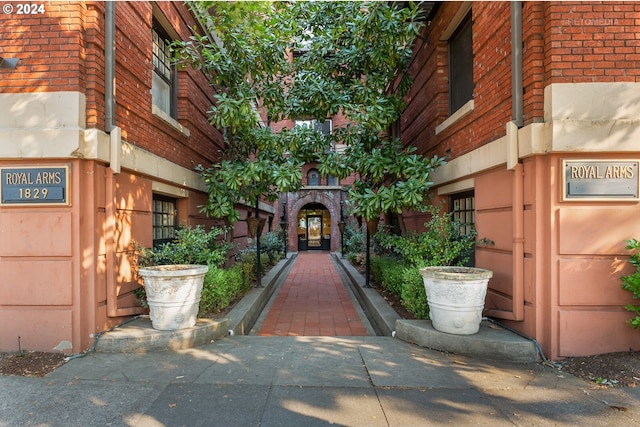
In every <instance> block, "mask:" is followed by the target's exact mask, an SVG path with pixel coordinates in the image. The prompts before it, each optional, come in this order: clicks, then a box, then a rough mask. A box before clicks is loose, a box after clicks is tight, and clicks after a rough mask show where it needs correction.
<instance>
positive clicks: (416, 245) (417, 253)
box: [380, 207, 493, 335]
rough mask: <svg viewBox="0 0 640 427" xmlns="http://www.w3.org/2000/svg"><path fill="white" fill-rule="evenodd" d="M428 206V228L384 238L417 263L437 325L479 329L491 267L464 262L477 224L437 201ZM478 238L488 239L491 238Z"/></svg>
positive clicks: (448, 328) (465, 330) (473, 242)
mask: <svg viewBox="0 0 640 427" xmlns="http://www.w3.org/2000/svg"><path fill="white" fill-rule="evenodd" d="M429 212H430V214H431V219H430V220H429V221H428V222H426V223H425V228H426V231H425V232H423V233H420V234H418V233H409V234H408V235H407V236H393V235H388V236H385V237H382V238H381V241H380V243H381V245H382V246H383V247H385V248H387V249H391V250H392V251H395V252H396V253H397V255H399V256H400V257H401V258H402V259H404V260H405V261H406V262H407V263H409V264H411V265H413V266H416V267H418V268H419V271H420V275H421V276H422V278H423V285H424V289H425V293H426V296H427V303H428V306H429V318H430V319H431V323H432V325H433V327H434V329H436V330H438V331H441V332H446V333H450V334H457V335H470V334H475V333H477V332H478V330H479V328H480V322H481V321H482V310H483V308H484V299H485V296H486V293H487V287H488V282H489V279H490V278H491V277H492V276H493V272H492V271H490V270H486V269H481V268H475V267H467V266H464V264H466V263H468V261H469V258H470V256H471V254H472V251H473V248H474V246H475V245H476V244H477V243H478V241H477V240H476V238H477V232H476V230H475V228H473V227H468V226H467V225H465V224H462V223H460V222H459V221H456V220H454V219H453V218H452V216H451V214H448V213H442V212H440V209H438V208H436V207H431V208H429ZM480 242H484V243H485V244H487V243H489V241H488V240H487V239H481V240H480Z"/></svg>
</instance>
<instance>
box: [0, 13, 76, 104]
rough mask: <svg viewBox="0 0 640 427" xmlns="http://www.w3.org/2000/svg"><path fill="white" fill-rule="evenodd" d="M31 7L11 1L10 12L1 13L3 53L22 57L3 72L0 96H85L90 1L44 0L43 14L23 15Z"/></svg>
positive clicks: (0, 72) (8, 56)
mask: <svg viewBox="0 0 640 427" xmlns="http://www.w3.org/2000/svg"><path fill="white" fill-rule="evenodd" d="M26 3H29V2H24V3H21V4H18V3H17V2H6V3H5V4H3V6H5V7H7V8H9V7H10V8H11V10H9V9H6V10H5V9H3V13H0V29H2V30H1V31H0V53H2V56H3V57H7V58H19V59H20V62H19V63H18V66H17V67H16V69H15V70H6V69H3V70H0V92H2V93H22V92H50V91H78V92H84V86H85V73H86V69H85V58H86V57H85V55H86V52H85V42H86V40H85V33H84V26H85V12H86V7H85V3H84V2H73V3H67V2H41V3H37V4H42V5H43V6H44V10H43V11H40V10H38V9H36V12H37V13H33V14H26V13H22V14H19V13H18V12H19V11H20V10H19V7H18V6H20V7H23V6H24V4H26ZM35 4H36V3H34V5H35ZM7 12H10V13H7ZM22 12H24V9H22Z"/></svg>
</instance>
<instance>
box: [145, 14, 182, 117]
mask: <svg viewBox="0 0 640 427" xmlns="http://www.w3.org/2000/svg"><path fill="white" fill-rule="evenodd" d="M151 32H152V36H153V73H152V80H151V100H152V101H151V102H152V103H153V105H155V106H156V107H158V108H160V109H161V110H162V111H164V112H165V113H167V114H168V115H169V116H171V117H173V118H174V119H175V118H176V117H177V108H176V107H177V91H176V89H177V73H176V67H175V64H172V63H171V52H170V51H169V46H168V45H167V43H168V41H169V40H170V37H169V36H168V35H167V33H166V32H165V31H164V30H163V29H162V28H161V27H160V25H159V24H158V23H157V22H156V21H155V20H154V22H153V28H152V30H151Z"/></svg>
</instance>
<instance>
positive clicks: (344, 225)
mask: <svg viewBox="0 0 640 427" xmlns="http://www.w3.org/2000/svg"><path fill="white" fill-rule="evenodd" d="M341 197H342V195H341ZM343 204H344V202H342V201H341V202H340V222H339V223H338V228H339V229H340V258H344V230H345V228H346V224H345V222H344V211H343V209H342V205H343Z"/></svg>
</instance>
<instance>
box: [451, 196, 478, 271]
mask: <svg viewBox="0 0 640 427" xmlns="http://www.w3.org/2000/svg"><path fill="white" fill-rule="evenodd" d="M475 205H476V203H475V196H474V193H473V191H466V192H464V193H458V194H454V195H452V196H450V197H449V206H450V209H451V215H452V217H453V220H454V221H459V222H460V224H461V226H460V229H459V232H460V234H467V233H469V232H471V230H473V228H474V227H475V223H476V212H475V207H476V206H475ZM474 265H475V251H474V250H473V249H472V250H471V253H470V254H469V263H468V266H469V267H471V266H474Z"/></svg>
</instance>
